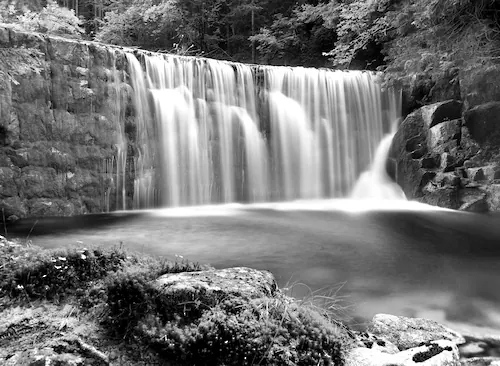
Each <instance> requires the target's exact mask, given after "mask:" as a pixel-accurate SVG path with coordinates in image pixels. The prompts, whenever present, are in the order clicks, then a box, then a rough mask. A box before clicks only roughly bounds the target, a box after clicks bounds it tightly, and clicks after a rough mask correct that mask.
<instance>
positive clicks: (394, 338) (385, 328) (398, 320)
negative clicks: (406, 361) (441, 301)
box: [370, 314, 465, 350]
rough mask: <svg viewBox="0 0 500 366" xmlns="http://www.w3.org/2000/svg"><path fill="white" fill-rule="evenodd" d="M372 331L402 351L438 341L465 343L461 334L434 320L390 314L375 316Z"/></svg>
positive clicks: (456, 343)
mask: <svg viewBox="0 0 500 366" xmlns="http://www.w3.org/2000/svg"><path fill="white" fill-rule="evenodd" d="M370 331H371V332H372V333H373V334H375V335H377V336H381V337H384V338H386V339H388V340H389V341H390V342H392V343H394V344H395V345H396V346H397V347H398V348H399V349H400V350H406V349H409V348H413V347H417V346H419V345H420V344H422V343H426V342H430V341H434V340H437V339H444V340H448V341H450V342H452V343H453V344H455V345H459V344H462V343H464V342H465V339H464V338H463V337H462V336H461V335H460V334H459V333H457V332H455V331H453V330H451V329H449V328H447V327H445V326H444V325H441V324H439V323H438V322H435V321H433V320H427V319H421V318H406V317H403V316H395V315H389V314H377V315H375V316H374V317H373V319H372V321H371V325H370Z"/></svg>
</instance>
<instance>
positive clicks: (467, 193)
mask: <svg viewBox="0 0 500 366" xmlns="http://www.w3.org/2000/svg"><path fill="white" fill-rule="evenodd" d="M460 193H461V197H460V201H461V202H463V203H462V204H461V206H460V207H459V210H460V211H467V212H477V213H484V212H488V210H489V207H488V202H487V200H486V197H487V196H486V193H484V192H483V191H481V190H478V189H468V190H464V191H462V192H460Z"/></svg>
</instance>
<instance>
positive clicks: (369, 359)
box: [346, 314, 500, 366]
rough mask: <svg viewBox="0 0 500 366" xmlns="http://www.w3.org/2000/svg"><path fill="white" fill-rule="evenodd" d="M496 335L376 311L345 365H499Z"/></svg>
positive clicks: (358, 335)
mask: <svg viewBox="0 0 500 366" xmlns="http://www.w3.org/2000/svg"><path fill="white" fill-rule="evenodd" d="M498 339H499V337H498V336H495V335H489V334H475V333H474V334H470V330H468V329H462V330H461V332H457V331H456V330H452V329H450V328H448V327H446V326H444V325H442V324H439V323H437V322H435V321H432V320H427V319H422V318H406V317H403V316H395V315H388V314H377V315H375V316H374V318H373V319H372V321H371V323H370V325H369V328H368V331H367V332H361V333H360V334H356V340H357V341H358V342H357V344H356V345H355V347H354V348H352V350H351V351H350V352H349V354H348V356H347V358H346V365H349V366H351V365H352V366H364V365H367V366H368V365H370V366H373V365H379V366H394V365H398V366H410V365H420V366H425V365H428V366H430V365H436V366H444V365H453V366H459V365H461V366H465V365H470V366H486V365H491V366H493V365H499V364H500V358H498V357H497V354H498V353H497V351H498V347H497V346H498Z"/></svg>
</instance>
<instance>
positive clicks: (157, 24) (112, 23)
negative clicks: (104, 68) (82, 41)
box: [96, 0, 183, 49]
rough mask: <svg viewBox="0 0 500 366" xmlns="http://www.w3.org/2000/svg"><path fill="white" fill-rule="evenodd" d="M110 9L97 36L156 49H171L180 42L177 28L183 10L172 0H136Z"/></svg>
mask: <svg viewBox="0 0 500 366" xmlns="http://www.w3.org/2000/svg"><path fill="white" fill-rule="evenodd" d="M113 9H114V10H111V11H109V12H108V13H106V15H105V18H104V23H103V27H102V29H101V30H100V31H99V32H98V34H97V37H96V39H97V40H99V41H102V42H106V43H112V44H118V45H123V46H143V47H146V48H148V47H149V48H151V47H156V48H157V49H158V48H169V49H170V48H172V47H173V46H174V44H175V43H176V42H177V43H178V42H179V40H178V39H177V29H178V28H179V27H180V26H181V24H182V22H183V13H182V11H180V10H179V9H178V8H177V6H176V1H175V0H168V1H165V2H162V3H159V4H155V3H154V2H153V0H137V1H134V3H133V4H131V5H130V6H129V7H128V8H122V7H118V6H117V7H114V8H113ZM121 10H123V11H121Z"/></svg>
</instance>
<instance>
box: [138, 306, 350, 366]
mask: <svg viewBox="0 0 500 366" xmlns="http://www.w3.org/2000/svg"><path fill="white" fill-rule="evenodd" d="M139 332H140V333H141V335H142V336H144V337H145V338H146V339H147V340H148V342H150V343H151V344H152V346H153V347H154V348H155V349H156V350H157V351H159V352H160V354H162V355H164V356H165V357H166V358H168V359H173V360H175V361H176V364H181V365H192V364H195V363H196V364H200V363H199V362H200V360H203V364H206V365H252V364H266V365H267V364H279V365H339V364H342V363H343V353H342V352H343V351H344V350H345V349H346V346H347V344H348V343H349V340H348V337H347V335H346V333H345V331H343V329H341V328H339V327H337V326H335V325H333V324H331V323H329V322H327V321H326V320H325V318H323V317H321V316H320V315H319V314H318V313H316V312H314V311H312V310H311V309H309V308H307V307H303V306H299V305H298V304H297V303H296V302H293V301H290V300H288V299H280V298H259V299H255V300H250V301H249V300H243V299H240V298H229V299H226V300H224V301H223V302H221V303H220V304H218V305H216V306H214V307H212V308H210V309H208V310H206V311H205V312H203V314H202V315H201V317H200V318H199V319H197V320H196V321H194V322H191V323H187V324H186V323H185V322H183V319H178V320H177V321H170V322H167V323H164V322H163V321H162V320H161V318H160V317H158V316H156V317H155V316H154V315H150V316H149V317H147V318H145V319H144V320H143V321H141V322H140V324H139Z"/></svg>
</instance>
